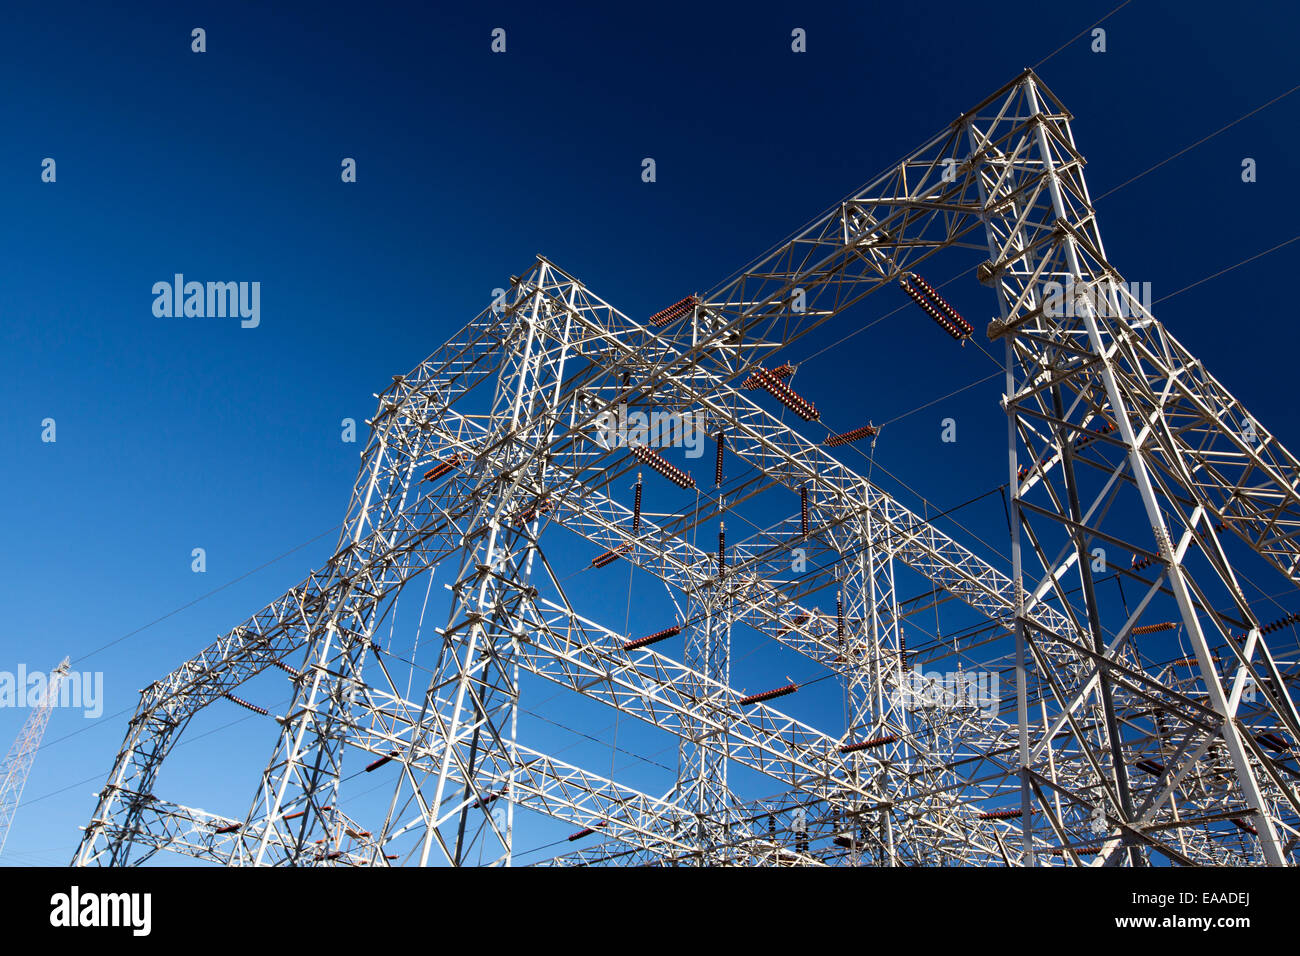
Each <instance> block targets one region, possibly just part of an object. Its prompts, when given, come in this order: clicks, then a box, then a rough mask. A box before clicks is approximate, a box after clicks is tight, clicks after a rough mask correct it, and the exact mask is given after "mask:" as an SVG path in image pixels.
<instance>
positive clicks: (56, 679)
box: [0, 657, 72, 853]
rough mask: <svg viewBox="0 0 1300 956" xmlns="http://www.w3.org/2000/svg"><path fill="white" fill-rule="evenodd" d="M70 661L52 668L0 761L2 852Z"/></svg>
mask: <svg viewBox="0 0 1300 956" xmlns="http://www.w3.org/2000/svg"><path fill="white" fill-rule="evenodd" d="M71 663H72V662H71V661H70V660H69V659H68V658H66V657H65V658H64V659H63V661H62V662H61V663H60V664H59V666H58V667H56V668H54V673H53V674H51V675H50V679H49V681H48V683H47V684H46V686H45V693H44V695H43V696H42V698H41V702H40V703H39V704H37V705H36V707H35V708H34V709H33V710H32V712H31V714H30V715H29V716H28V718H27V722H26V723H24V724H23V729H22V730H20V731H18V737H17V739H16V740H14V742H13V746H12V747H10V748H9V753H8V754H6V755H5V760H4V763H3V764H0V853H3V852H4V848H5V840H7V839H8V837H9V826H10V824H12V823H13V819H14V812H15V811H16V810H17V809H18V801H19V800H21V799H22V796H23V787H24V786H26V785H27V777H28V775H29V774H30V773H31V772H32V764H33V763H34V762H35V760H36V751H38V750H39V749H40V748H41V739H42V738H43V737H44V736H45V728H46V726H47V725H48V724H49V722H50V711H52V710H53V709H54V704H55V703H56V702H57V701H58V699H59V685H60V684H62V683H63V679H64V678H65V677H67V676H68V669H69V667H70V665H71Z"/></svg>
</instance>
